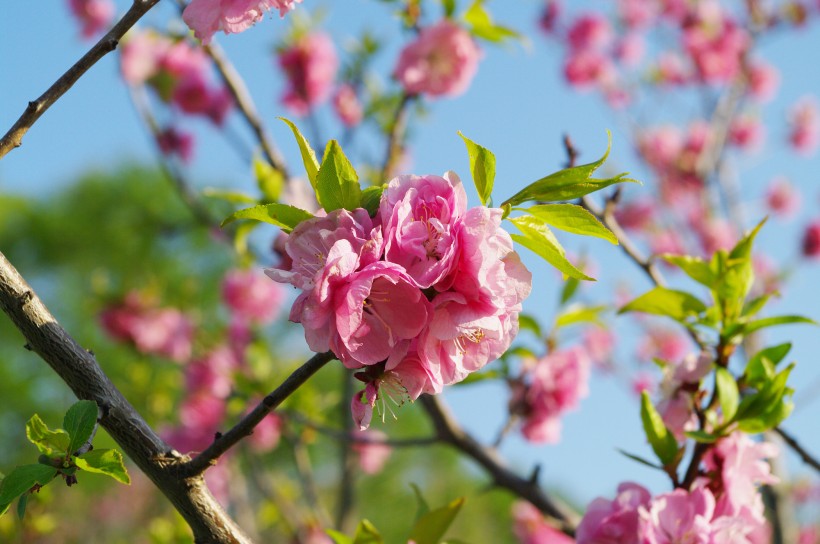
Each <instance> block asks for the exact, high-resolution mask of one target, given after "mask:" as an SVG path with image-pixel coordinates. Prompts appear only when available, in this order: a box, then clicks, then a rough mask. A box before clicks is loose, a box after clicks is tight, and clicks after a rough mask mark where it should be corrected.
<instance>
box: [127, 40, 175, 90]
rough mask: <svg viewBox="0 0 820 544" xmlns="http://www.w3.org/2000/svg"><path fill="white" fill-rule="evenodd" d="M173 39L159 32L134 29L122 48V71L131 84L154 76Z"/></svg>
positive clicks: (137, 83) (139, 82)
mask: <svg viewBox="0 0 820 544" xmlns="http://www.w3.org/2000/svg"><path fill="white" fill-rule="evenodd" d="M171 46H172V44H171V41H170V40H168V39H167V38H165V37H164V36H162V35H160V34H158V33H157V32H151V31H147V32H139V31H136V30H132V31H131V32H130V33H129V34H128V37H127V40H125V41H124V43H123V45H122V48H121V52H122V54H121V56H120V71H121V72H122V77H123V79H125V82H126V83H128V84H129V85H139V84H141V83H144V82H146V81H148V80H149V79H150V78H152V77H154V76H155V75H156V74H157V72H158V71H159V70H160V67H161V64H162V59H163V58H164V57H165V55H166V54H167V52H168V50H169V49H170V48H171Z"/></svg>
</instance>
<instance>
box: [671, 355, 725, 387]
mask: <svg viewBox="0 0 820 544" xmlns="http://www.w3.org/2000/svg"><path fill="white" fill-rule="evenodd" d="M713 362H714V358H713V357H712V356H711V355H710V354H709V353H705V352H704V353H701V354H700V355H695V354H694V353H689V354H688V355H687V356H686V357H684V358H683V360H682V361H681V362H679V363H677V364H672V365H670V366H669V367H667V369H668V370H669V371H670V372H671V379H672V381H673V382H674V383H675V384H697V383H700V381H701V380H702V379H703V378H705V377H706V376H708V375H709V373H710V372H711V371H712V366H713Z"/></svg>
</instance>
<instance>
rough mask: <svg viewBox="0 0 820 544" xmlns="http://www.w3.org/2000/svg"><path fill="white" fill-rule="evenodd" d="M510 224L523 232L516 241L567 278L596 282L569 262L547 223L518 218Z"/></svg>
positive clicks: (516, 236)
mask: <svg viewBox="0 0 820 544" xmlns="http://www.w3.org/2000/svg"><path fill="white" fill-rule="evenodd" d="M510 222H511V223H512V224H513V225H515V227H516V228H517V229H518V230H519V231H521V235H517V234H513V235H512V239H513V240H514V241H516V242H518V243H519V244H521V245H522V246H524V247H526V248H527V249H529V250H530V251H532V252H534V253H535V254H536V255H538V256H539V257H541V258H542V259H544V260H545V261H547V262H548V263H550V264H551V265H552V266H554V267H555V268H557V269H558V270H560V271H561V272H562V273H563V274H564V275H565V276H569V277H571V278H576V279H581V280H590V281H594V278H591V277H589V276H587V275H586V274H584V273H583V272H582V271H580V270H578V269H577V268H576V267H575V265H573V264H572V263H571V262H569V260H568V259H567V258H566V257H565V253H566V252H565V251H564V248H563V246H562V245H561V244H560V243H559V242H558V239H557V238H555V235H554V234H553V233H552V231H551V230H550V229H549V227H548V226H547V225H546V223H544V222H543V221H541V220H540V219H538V218H536V217H516V218H513V219H510Z"/></svg>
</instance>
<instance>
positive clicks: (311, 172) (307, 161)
mask: <svg viewBox="0 0 820 544" xmlns="http://www.w3.org/2000/svg"><path fill="white" fill-rule="evenodd" d="M278 119H280V120H281V121H284V123H285V124H286V125H288V126H289V127H290V130H292V131H293V135H294V136H295V137H296V143H297V144H298V145H299V153H300V154H301V155H302V162H303V163H304V165H305V172H307V177H308V181H309V182H310V186H311V187H313V190H314V191H317V189H316V176H317V174H318V172H319V161H318V160H316V152H314V151H313V148H312V147H310V144H309V143H308V141H307V139H306V138H305V137H304V136H302V133H301V132H299V129H298V128H296V125H294V124H293V123H292V122H291V121H290V120H288V119H285V118H284V117H279V118H278Z"/></svg>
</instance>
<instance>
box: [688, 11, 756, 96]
mask: <svg viewBox="0 0 820 544" xmlns="http://www.w3.org/2000/svg"><path fill="white" fill-rule="evenodd" d="M707 5H708V6H715V9H714V10H711V9H707V8H705V6H707ZM698 7H699V8H701V9H698V10H697V12H696V13H697V15H696V16H695V17H694V18H693V19H692V21H691V22H690V23H689V24H687V25H686V26H685V28H684V31H683V45H684V48H685V49H686V51H687V53H688V54H689V55H690V57H691V58H692V61H693V62H694V64H695V68H696V70H697V73H698V76H699V78H700V79H701V80H702V81H704V82H705V83H726V82H728V81H730V80H731V79H732V78H733V77H735V75H737V73H738V72H739V70H740V67H741V59H742V57H743V55H744V54H745V52H746V50H747V49H748V47H749V43H750V39H749V36H748V33H747V32H746V31H745V30H744V29H743V28H741V27H740V26H739V25H738V24H737V23H736V22H735V21H734V20H732V19H731V18H730V16H729V15H728V14H727V13H725V12H723V11H722V10H721V8H720V7H719V5H717V4H710V3H701V4H699V5H698Z"/></svg>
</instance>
